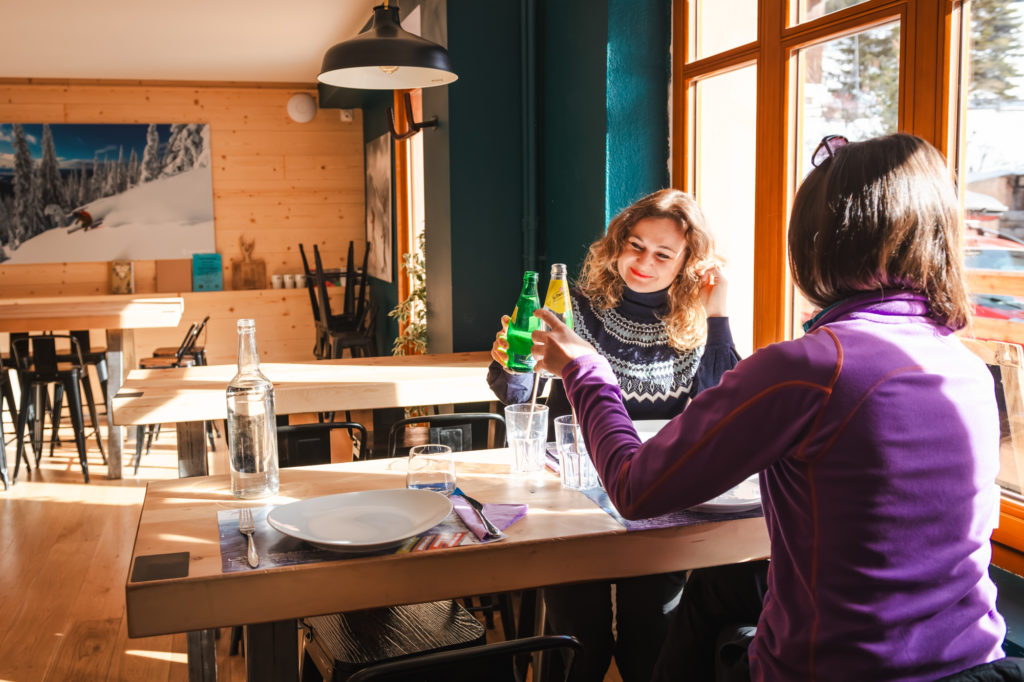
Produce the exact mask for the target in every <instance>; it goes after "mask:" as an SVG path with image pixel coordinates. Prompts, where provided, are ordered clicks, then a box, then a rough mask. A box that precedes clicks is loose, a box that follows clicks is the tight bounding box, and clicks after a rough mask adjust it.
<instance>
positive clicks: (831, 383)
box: [793, 327, 844, 460]
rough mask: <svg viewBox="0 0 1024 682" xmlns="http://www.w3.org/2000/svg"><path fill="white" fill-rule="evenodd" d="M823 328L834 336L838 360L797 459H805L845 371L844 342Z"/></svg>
mask: <svg viewBox="0 0 1024 682" xmlns="http://www.w3.org/2000/svg"><path fill="white" fill-rule="evenodd" d="M821 330H822V331H823V332H824V333H826V334H828V335H829V336H831V337H832V343H834V344H835V347H836V362H835V366H834V367H833V369H832V378H831V379H829V380H828V395H826V396H825V400H824V401H822V403H821V407H820V408H819V409H818V416H817V417H815V419H814V423H813V424H811V427H810V428H809V429H808V430H807V436H806V437H805V438H804V441H803V443H801V444H800V447H799V448H798V449H797V451H796V453H795V454H794V455H793V456H794V457H795V458H796V459H801V460H802V459H803V454H804V450H805V449H806V448H807V444H808V443H810V442H811V436H812V435H814V433H815V432H816V431H817V430H818V426H820V425H821V421H822V420H823V419H824V418H825V407H826V406H827V405H828V401H829V398H831V397H832V389H833V388H835V385H836V382H838V381H839V375H840V374H841V373H842V371H843V358H844V354H843V344H842V343H841V342H840V341H839V337H837V336H836V335H835V333H834V332H833V331H832V330H831V329H829V328H828V327H822V328H821Z"/></svg>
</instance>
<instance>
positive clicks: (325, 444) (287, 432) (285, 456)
mask: <svg viewBox="0 0 1024 682" xmlns="http://www.w3.org/2000/svg"><path fill="white" fill-rule="evenodd" d="M335 429H345V430H347V431H348V432H349V436H351V437H352V440H353V441H355V442H357V443H358V450H357V452H356V453H354V454H353V459H354V460H360V459H364V457H365V453H366V446H367V441H366V434H367V432H366V427H365V426H363V425H362V424H360V423H359V422H352V421H347V422H316V423H312V424H288V425H282V426H278V427H277V459H278V466H280V467H281V468H285V467H299V466H312V465H314V464H330V463H331V432H332V431H334V430H335ZM353 431H355V432H357V433H358V437H357V436H356V435H354V434H353V433H352V432H353Z"/></svg>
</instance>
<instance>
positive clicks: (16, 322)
mask: <svg viewBox="0 0 1024 682" xmlns="http://www.w3.org/2000/svg"><path fill="white" fill-rule="evenodd" d="M184 312H185V301H184V299H182V298H177V297H156V296H138V295H108V296H61V297H39V298H5V299H0V331H2V332H42V331H52V330H72V329H105V330H106V333H107V371H108V373H109V375H110V376H109V381H108V385H107V395H106V396H104V398H105V400H106V404H107V423H108V425H109V427H110V430H109V432H108V437H107V463H108V467H107V470H108V474H107V476H108V477H109V478H121V467H122V463H123V459H124V458H123V450H124V429H123V428H122V427H121V426H119V425H117V424H115V422H114V421H113V420H112V417H113V410H111V409H110V405H111V404H112V401H113V397H114V394H116V393H117V391H118V389H119V388H120V387H121V382H122V380H123V378H124V376H125V373H126V370H127V369H130V368H131V367H133V366H134V365H135V337H134V334H133V330H135V329H148V328H156V327H177V326H178V323H179V322H180V321H181V315H182V313H184Z"/></svg>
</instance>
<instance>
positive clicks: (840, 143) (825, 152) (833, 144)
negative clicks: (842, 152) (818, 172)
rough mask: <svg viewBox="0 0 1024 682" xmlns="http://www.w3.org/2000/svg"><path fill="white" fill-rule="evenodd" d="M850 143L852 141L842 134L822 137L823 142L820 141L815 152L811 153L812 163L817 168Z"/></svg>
mask: <svg viewBox="0 0 1024 682" xmlns="http://www.w3.org/2000/svg"><path fill="white" fill-rule="evenodd" d="M848 144H850V141H849V140H847V139H846V138H845V137H843V136H842V135H826V136H825V137H823V138H821V142H819V143H818V146H817V147H816V148H815V149H814V153H813V154H811V165H812V166H814V167H815V168H817V167H818V166H820V165H821V164H823V163H825V161H828V160H829V159H831V158H832V157H833V156H835V154H836V152H837V151H838V150H839V149H840V148H842V147H845V146H846V145H848Z"/></svg>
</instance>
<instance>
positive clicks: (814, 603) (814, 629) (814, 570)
mask: <svg viewBox="0 0 1024 682" xmlns="http://www.w3.org/2000/svg"><path fill="white" fill-rule="evenodd" d="M821 330H822V331H823V332H825V333H826V334H828V335H829V336H831V337H832V343H834V344H835V347H836V364H835V368H834V369H833V370H832V378H831V379H829V382H828V395H827V396H825V400H824V401H823V402H822V404H821V409H820V410H819V411H818V416H817V418H816V419H815V420H814V424H812V425H811V428H810V430H809V432H808V434H807V437H806V438H804V442H803V444H802V445H801V446H800V449H799V450H798V451H797V453H796V457H797V458H798V459H802V458H803V453H804V451H805V450H806V448H807V445H808V444H809V443H810V442H811V437H812V436H813V435H814V433H815V432H816V431H817V430H818V427H819V426H820V425H821V422H822V420H823V419H824V418H825V407H826V406H827V405H828V402H829V399H831V397H832V390H833V389H834V388H835V385H836V383H838V382H839V375H840V374H842V371H843V360H844V359H845V357H846V356H845V353H844V352H843V344H842V343H841V342H840V341H839V337H838V336H836V334H835V332H833V331H832V330H831V329H829V328H828V327H822V328H821ZM807 489H808V492H809V493H810V496H811V537H812V539H811V579H810V593H811V610H812V611H813V613H814V616H813V618H811V632H810V637H809V638H808V647H807V676H808V679H810V680H811V681H812V682H813V680H814V679H815V675H814V645H815V643H816V642H817V640H818V627H819V625H820V623H821V613H820V612H819V611H818V563H819V562H818V554H819V552H818V548H819V547H820V543H821V514H820V511H821V510H820V509H819V508H818V487H817V485H816V484H815V481H814V464H813V463H811V464H809V465H808V467H807Z"/></svg>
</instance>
